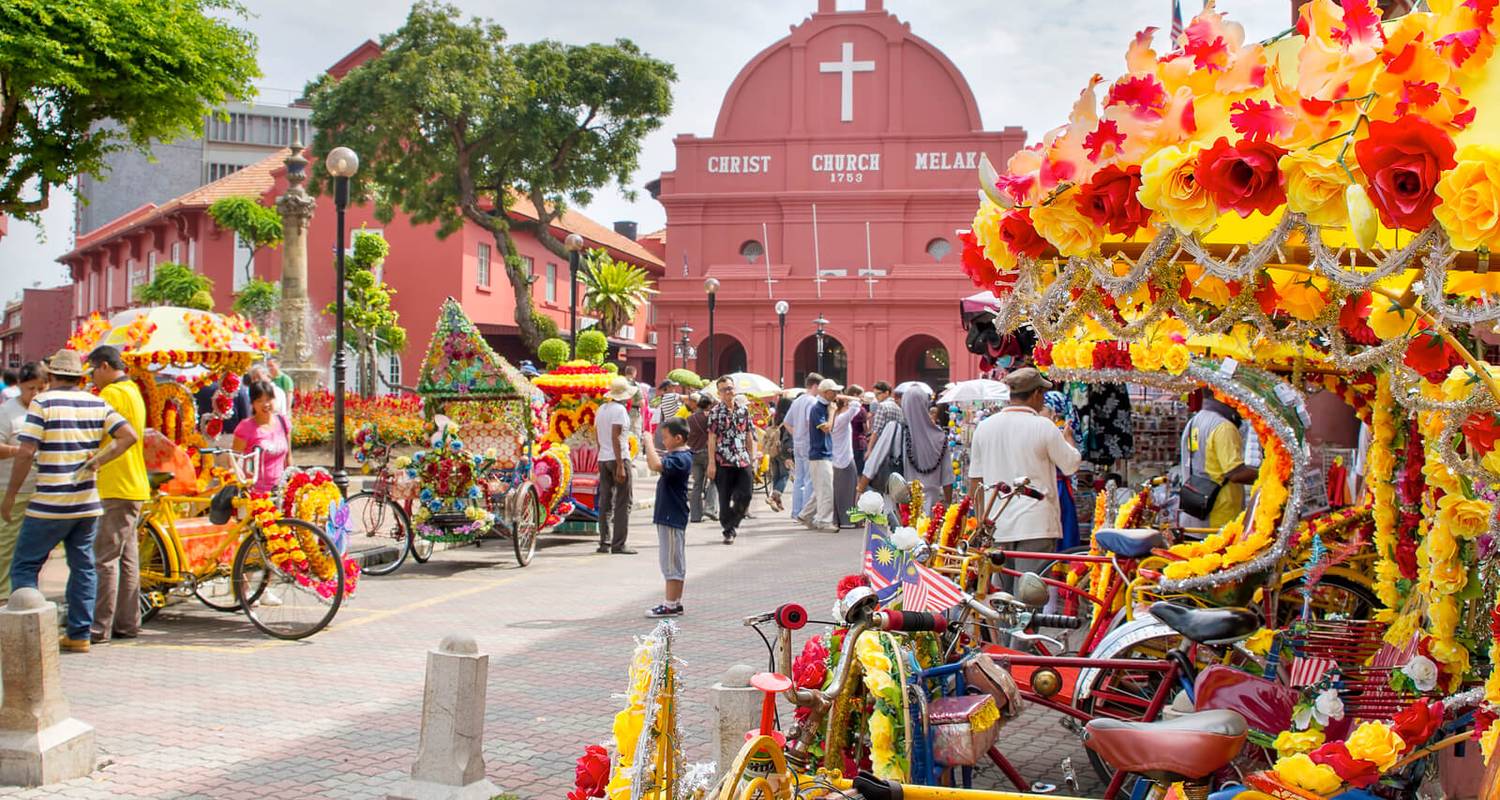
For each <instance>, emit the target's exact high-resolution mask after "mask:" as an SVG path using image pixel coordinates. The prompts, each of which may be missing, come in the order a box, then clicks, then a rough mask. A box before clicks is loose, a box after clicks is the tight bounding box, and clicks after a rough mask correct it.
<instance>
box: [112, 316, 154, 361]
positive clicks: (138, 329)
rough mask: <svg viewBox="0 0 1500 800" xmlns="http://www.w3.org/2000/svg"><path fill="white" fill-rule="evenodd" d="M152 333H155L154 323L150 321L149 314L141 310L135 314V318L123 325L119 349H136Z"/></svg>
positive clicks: (126, 350)
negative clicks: (121, 344) (121, 342)
mask: <svg viewBox="0 0 1500 800" xmlns="http://www.w3.org/2000/svg"><path fill="white" fill-rule="evenodd" d="M153 333H156V323H155V322H152V321H151V315H150V314H147V313H146V312H144V311H142V312H141V313H139V314H136V315H135V319H133V320H131V321H130V324H129V325H126V326H125V330H124V332H123V333H122V334H121V338H122V339H123V340H124V341H123V346H122V347H121V348H120V349H121V350H122V351H125V352H129V351H131V350H137V349H139V348H140V347H141V346H143V345H144V344H146V342H147V341H148V340H150V338H151V334H153Z"/></svg>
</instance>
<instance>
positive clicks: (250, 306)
mask: <svg viewBox="0 0 1500 800" xmlns="http://www.w3.org/2000/svg"><path fill="white" fill-rule="evenodd" d="M280 302H281V287H280V286H277V285H276V284H274V283H271V282H270V281H267V280H261V279H260V278H251V279H250V282H249V283H247V284H245V286H244V288H242V289H240V291H239V293H237V294H236V295H235V296H234V313H236V314H239V315H241V316H244V317H249V318H250V319H252V320H254V321H255V324H256V325H259V326H260V327H261V328H265V326H266V321H267V320H269V319H270V318H271V314H273V313H275V311H276V306H277V304H279V303H280Z"/></svg>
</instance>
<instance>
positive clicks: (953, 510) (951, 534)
mask: <svg viewBox="0 0 1500 800" xmlns="http://www.w3.org/2000/svg"><path fill="white" fill-rule="evenodd" d="M970 504H971V500H970V498H969V497H968V495H965V496H964V497H963V498H962V499H960V500H959V501H958V503H957V504H956V505H952V506H949V507H948V510H947V511H946V512H944V513H943V517H942V518H943V526H942V529H941V530H940V531H939V533H938V544H939V545H940V546H942V547H949V548H951V547H955V546H957V544H958V532H959V526H960V522H959V521H960V520H962V519H964V518H965V517H967V516H968V514H969V506H970ZM933 513H934V515H936V513H937V512H936V511H934V512H933Z"/></svg>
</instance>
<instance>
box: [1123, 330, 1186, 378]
mask: <svg viewBox="0 0 1500 800" xmlns="http://www.w3.org/2000/svg"><path fill="white" fill-rule="evenodd" d="M1192 360H1193V354H1192V352H1191V351H1189V350H1188V348H1187V345H1185V344H1182V343H1181V342H1175V341H1172V340H1171V339H1166V338H1158V339H1157V340H1155V341H1153V342H1131V343H1130V362H1131V364H1132V365H1134V366H1135V368H1136V369H1138V370H1146V371H1148V372H1158V371H1159V372H1167V373H1170V374H1172V375H1181V374H1182V373H1183V372H1184V371H1185V370H1186V369H1187V368H1188V365H1189V364H1191V363H1192Z"/></svg>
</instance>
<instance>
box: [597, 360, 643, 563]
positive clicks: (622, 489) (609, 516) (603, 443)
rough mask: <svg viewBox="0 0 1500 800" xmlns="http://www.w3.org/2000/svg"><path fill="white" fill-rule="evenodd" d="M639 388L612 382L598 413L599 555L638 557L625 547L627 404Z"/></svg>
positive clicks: (628, 499) (623, 380)
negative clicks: (615, 554) (610, 554)
mask: <svg viewBox="0 0 1500 800" xmlns="http://www.w3.org/2000/svg"><path fill="white" fill-rule="evenodd" d="M636 391H637V387H636V385H635V383H634V382H633V381H631V380H630V379H629V378H626V377H624V376H615V377H614V378H612V379H611V380H610V382H609V392H608V393H607V394H606V397H608V398H609V402H607V403H605V404H604V405H602V406H599V410H598V411H597V412H595V413H594V435H595V436H596V437H597V438H598V440H599V506H598V511H599V552H601V553H620V554H624V555H634V554H635V551H634V550H631V549H630V548H628V547H626V546H625V538H626V537H627V536H629V535H630V509H631V506H632V504H633V499H632V498H631V496H630V483H631V481H630V412H628V411H626V410H625V401H627V400H629V399H630V398H632V397H634V396H635V393H636Z"/></svg>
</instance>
